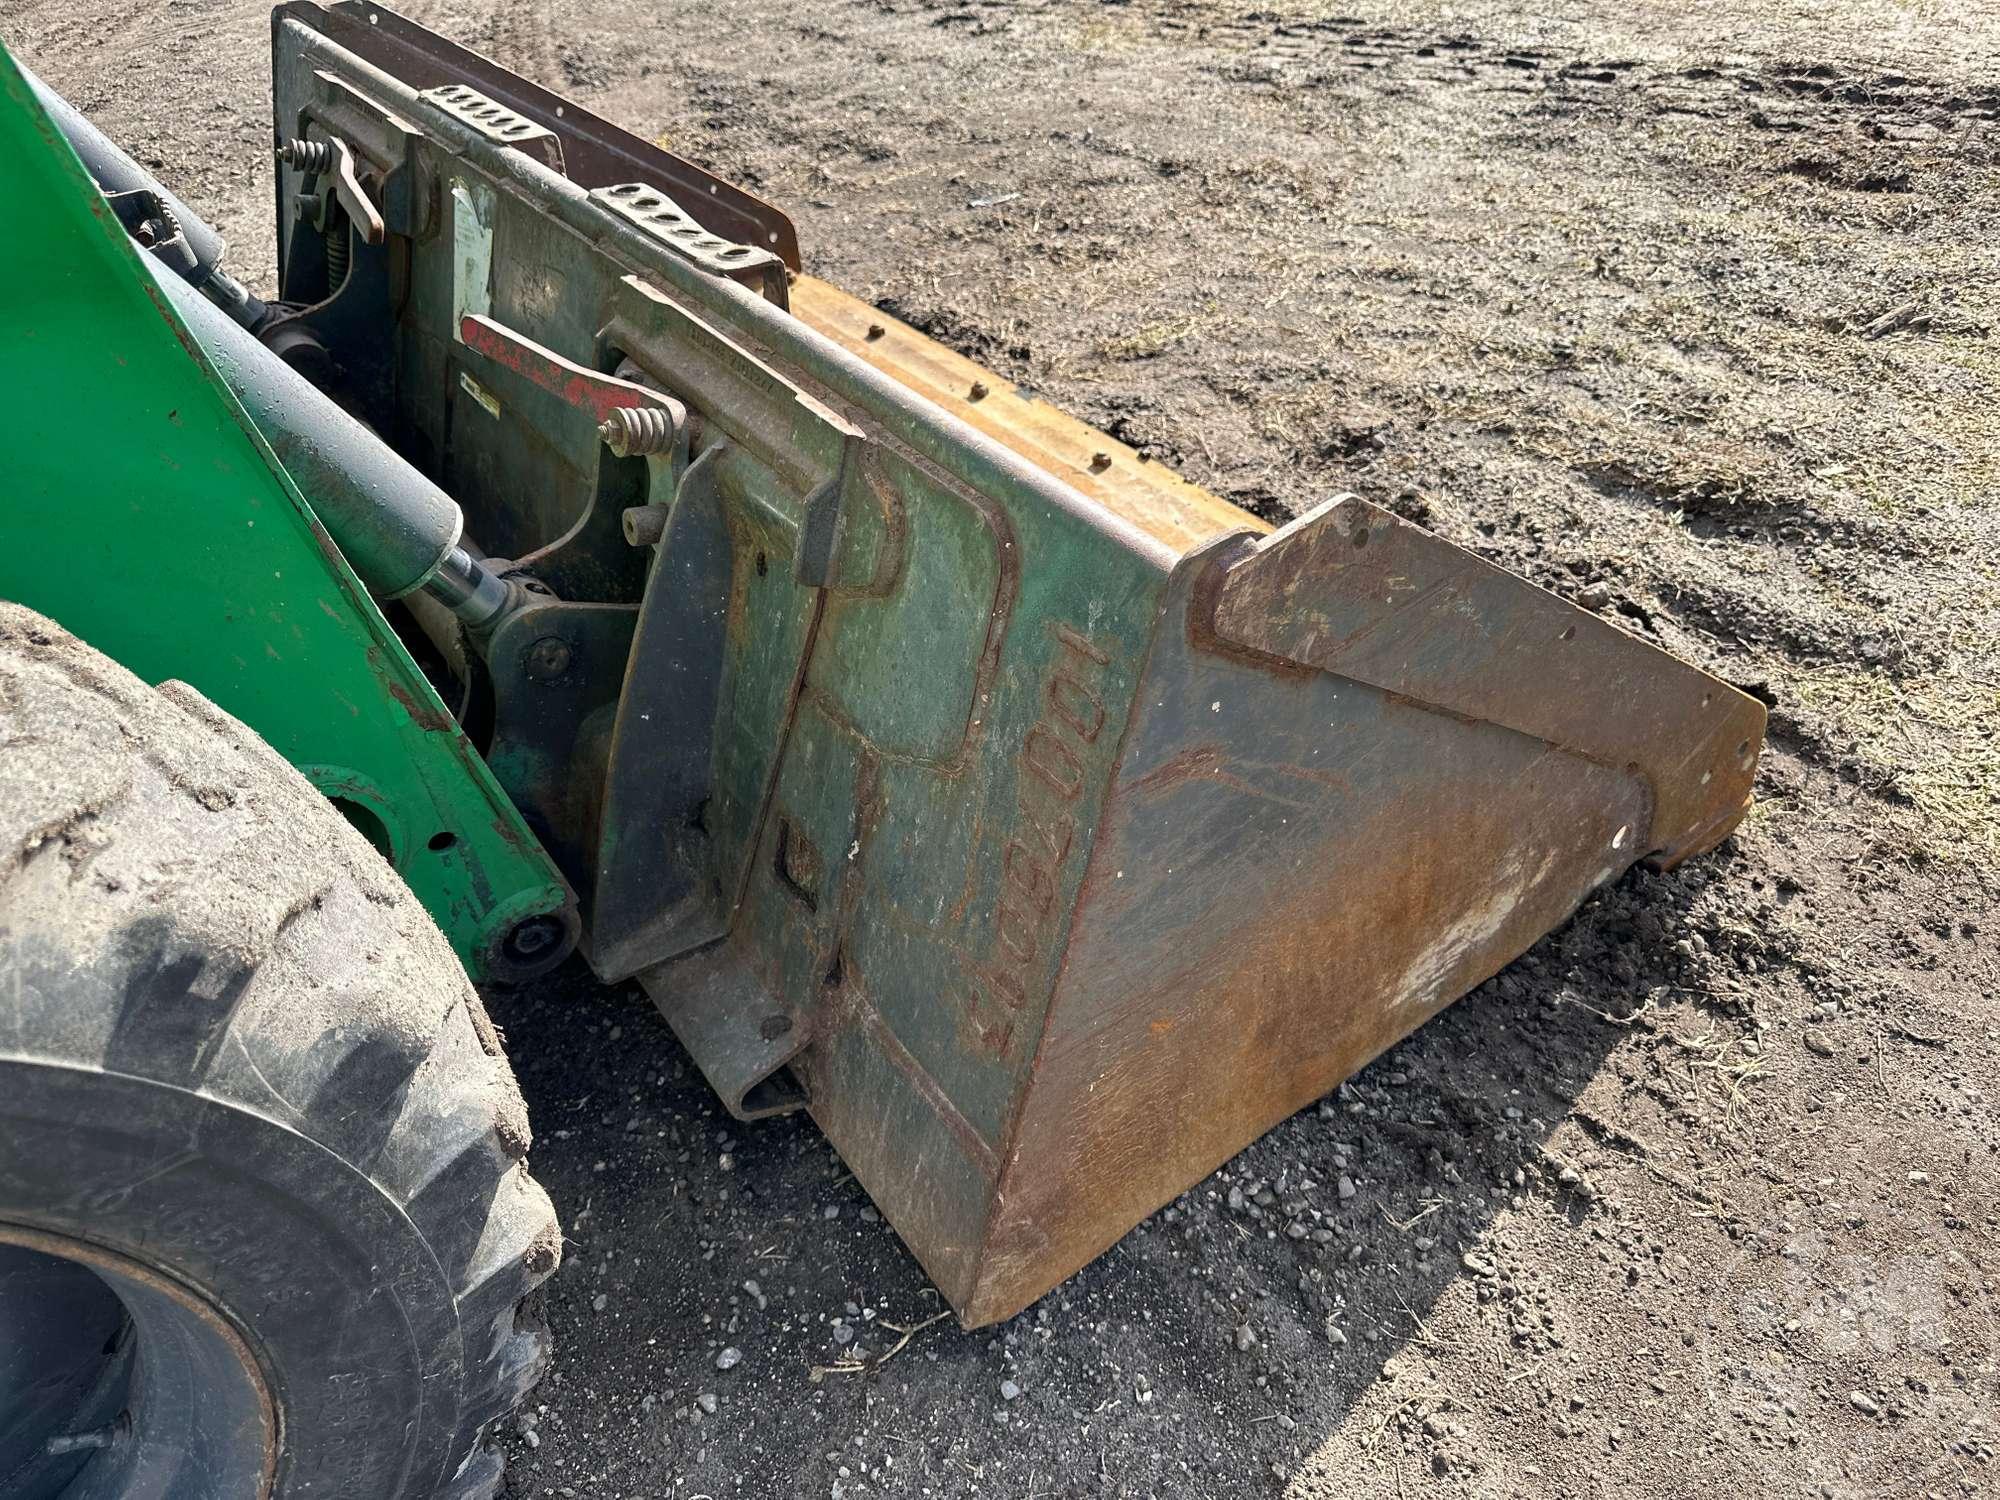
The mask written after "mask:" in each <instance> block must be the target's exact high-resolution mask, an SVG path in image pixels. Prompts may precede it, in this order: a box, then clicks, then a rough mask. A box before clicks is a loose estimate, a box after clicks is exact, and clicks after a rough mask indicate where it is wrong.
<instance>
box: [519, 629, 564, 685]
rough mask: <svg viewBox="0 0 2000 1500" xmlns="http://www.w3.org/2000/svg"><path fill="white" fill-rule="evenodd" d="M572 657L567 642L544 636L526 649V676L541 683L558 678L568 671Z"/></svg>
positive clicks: (555, 637)
mask: <svg viewBox="0 0 2000 1500" xmlns="http://www.w3.org/2000/svg"><path fill="white" fill-rule="evenodd" d="M572 655H573V653H572V652H571V651H570V647H569V642H568V641H566V640H564V639H562V637H560V636H554V635H545V636H543V637H542V638H541V639H540V640H538V641H536V642H535V644H534V645H532V646H530V647H529V648H528V663H527V665H528V675H529V676H530V677H533V678H535V679H536V680H537V681H541V682H547V681H548V680H550V679H551V678H555V677H560V676H562V674H563V673H565V672H567V671H568V670H569V664H570V660H571V657H572Z"/></svg>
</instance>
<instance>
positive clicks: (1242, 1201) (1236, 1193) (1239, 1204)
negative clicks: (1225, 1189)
mask: <svg viewBox="0 0 2000 1500" xmlns="http://www.w3.org/2000/svg"><path fill="white" fill-rule="evenodd" d="M1228 1202H1229V1211H1230V1212H1231V1213H1233V1214H1240V1213H1242V1212H1243V1210H1244V1209H1246V1208H1248V1207H1249V1206H1250V1200H1249V1199H1248V1198H1246V1197H1244V1196H1243V1189H1242V1188H1240V1187H1236V1186H1234V1185H1233V1184H1232V1185H1231V1187H1230V1189H1229V1199H1228Z"/></svg>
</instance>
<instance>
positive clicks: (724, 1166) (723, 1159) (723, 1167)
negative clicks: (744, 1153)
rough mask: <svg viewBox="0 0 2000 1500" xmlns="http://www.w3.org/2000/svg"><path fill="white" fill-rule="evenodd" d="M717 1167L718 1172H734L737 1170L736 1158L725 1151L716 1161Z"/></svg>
mask: <svg viewBox="0 0 2000 1500" xmlns="http://www.w3.org/2000/svg"><path fill="white" fill-rule="evenodd" d="M715 1166H716V1170H717V1171H720V1172H734V1171H735V1170H736V1158H735V1157H734V1156H731V1155H730V1154H729V1153H728V1152H727V1151H725V1152H723V1153H722V1155H720V1156H718V1157H717V1158H716V1159H715Z"/></svg>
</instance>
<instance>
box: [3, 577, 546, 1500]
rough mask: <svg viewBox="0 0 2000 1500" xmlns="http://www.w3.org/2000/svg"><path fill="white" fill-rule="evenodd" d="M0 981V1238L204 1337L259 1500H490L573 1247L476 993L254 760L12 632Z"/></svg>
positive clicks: (7, 616) (367, 866) (421, 927)
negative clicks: (27, 1236) (251, 1375)
mask: <svg viewBox="0 0 2000 1500" xmlns="http://www.w3.org/2000/svg"><path fill="white" fill-rule="evenodd" d="M0 959H4V960H5V963H4V966H0V1227H5V1226H10V1225H11V1226H16V1227H17V1228H19V1227H25V1229H26V1230H28V1231H37V1232H40V1233H42V1234H45V1235H53V1236H56V1237H58V1238H59V1239H62V1240H63V1241H65V1242H68V1243H74V1244H77V1245H80V1246H87V1247H96V1248H97V1249H100V1250H108V1251H110V1252H113V1254H114V1255H116V1256H122V1257H124V1258H126V1259H127V1260H128V1261H129V1262H136V1263H138V1264H139V1265H141V1266H144V1267H147V1268H151V1269H152V1270H155V1271H157V1272H159V1273H162V1274H163V1275H164V1276H165V1277H167V1278H169V1279H170V1280H171V1281H172V1282H173V1283H175V1284H176V1285H177V1286H179V1287H182V1288H187V1289H191V1290H192V1291H193V1293H194V1294H195V1295H196V1296H197V1297H198V1298H199V1299H200V1300H201V1301H202V1302H204V1303H206V1304H207V1305H208V1306H210V1307H212V1308H213V1309H215V1310H218V1311H219V1312H220V1313H221V1314H222V1315H223V1316H224V1317H225V1318H226V1319H227V1321H228V1322H229V1323H230V1324H231V1325H233V1327H234V1329H235V1330H236V1331H237V1332H238V1333H239V1334H240V1336H241V1338H242V1340H243V1342H244V1343H245V1344H247V1345H248V1347H249V1349H250V1350H251V1351H253V1352H254V1355H255V1359H256V1362H257V1365H258V1367H259V1369H260V1372H261V1374H262V1377H263V1379H264V1382H265V1384H266V1387H267V1388H268V1391H269V1393H270V1396H271V1402H272V1405H273V1406H274V1407H275V1409H276V1412H277V1416H278V1432H279V1434H280V1441H279V1443H278V1444H277V1445H276V1448H277V1454H276V1467H275V1475H276V1480H275V1484H274V1485H273V1487H272V1490H271V1493H272V1494H275V1495H278V1496H283V1497H285V1500H295V1497H303V1496H315V1497H328V1500H333V1497H340V1500H436V1497H446V1500H483V1497H487V1496H491V1495H493V1494H494V1493H496V1491H497V1490H498V1489H499V1487H500V1483H501V1477H502V1476H501V1461H500V1458H499V1455H498V1454H497V1453H496V1452H494V1451H493V1450H492V1449H491V1448H490V1447H489V1446H488V1445H487V1443H486V1441H485V1439H486V1437H487V1436H488V1433H487V1429H488V1428H489V1426H490V1424H492V1423H494V1422H495V1421H496V1420H497V1419H499V1418H502V1417H505V1416H507V1415H508V1414H510V1413H511V1412H512V1411H513V1410H514V1409H515V1407H516V1406H517V1405H518V1404H519V1402H520V1401H521V1399H522V1398H523V1397H524V1396H525V1395H526V1394H527V1392H528V1391H529V1389H530V1388H531V1387H532V1386H533V1385H534V1383H535V1381H536V1379H537V1378H538V1377H539V1376H540V1373H541V1371H542V1367H543V1364H544V1362H545V1359H546V1356H547V1347H546V1345H547V1341H546V1335H545V1333H544V1332H543V1331H542V1330H541V1329H540V1327H539V1326H538V1321H539V1320H538V1319H537V1318H536V1317H535V1315H534V1310H533V1307H532V1298H531V1297H530V1294H531V1293H532V1292H533V1291H534V1289H535V1288H536V1287H537V1286H538V1285H539V1284H540V1283H541V1282H542V1281H543V1280H545V1279H546V1278H547V1277H548V1275H549V1274H550V1273H551V1272H552V1271H553V1270H554V1269H555V1266H556V1263H557V1259H558V1256H559V1253H560V1243H561V1239H560V1233H559V1230H558V1228H557V1224H556V1219H555V1215H554V1212H553V1211H552V1209H551V1208H550V1205H549V1200H548V1197H547V1195H546V1194H545V1193H544V1192H543V1191H542V1189H541V1188H540V1186H539V1185H537V1184H536V1183H535V1182H534V1180H533V1179H532V1178H531V1177H530V1176H529V1174H528V1169H527V1166H526V1164H525V1156H526V1153H527V1149H528V1141H529V1136H528V1125H527V1115H526V1111H525V1109H524V1107H523V1105H522V1102H521V1097H520V1093H519V1091H518V1089H517V1088H516V1086H515V1083H514V1078H513V1074H512V1072H511V1070H510V1069H509V1068H508V1065H507V1062H506V1058H505V1056H504V1054H503V1052H502V1050H501V1046H500V1041H499V1038H498V1037H497V1035H496V1034H495V1032H494V1029H493V1027H492V1025H491V1023H490V1022H489V1021H488V1020H487V1017H486V1013H485V1011H484V1009H483V1007H482V1006H481V1004H480V1001H479V997H478V995H477V994H476V993H475V992H474V990H473V988H472V986H471V984H470V983H469V982H468V981H467V979H466V976H465V972H464V970H463V968H462V967H461V966H460V965H459V963H458V960H457V958H456V957H455V956H454V955H453V953H452V952H451V949H450V948H449V946H448V945H447V944H446V942H445V940H444V937H443V935H442V934H441V933H440V932H439V931H438V929H437V928H436V926H435V925H433V923H432V922H431V920H430V918H429V916H428V915H427V914H426V913H425V912H424V910H423V909H422V907H421V906H419V905H418V903H417V901H416V899H415V898H414V897H413V896H412V895H411V894H410V892H409V890H408V888H407V887H406V886H405V885H404V884H403V882H402V881H401V880H400V879H399V878H398V877H397V876H396V874H395V873H394V871H392V870H391V869H390V868H389V867H388V865H387V864H386V863H384V861H383V860H382V859H381V857H380V856H379V855H377V854H376V852H375V851H374V849H373V848H371V847H370V846H369V844H368V842H367V840H366V839H364V838H363V837H362V836H361V835H360V834H359V833H357V832H356V831H354V830H353V829H352V828H350V827H349V826H348V825H347V823H346V822H345V821H344V820H343V819H342V818H341V817H340V816H339V814H338V813H337V812H336V811H335V810H334V809H333V807H332V806H331V805H330V804H329V803H327V802H326V801H325V800H324V799H323V798H321V797H320V796H319V795H318V793H317V792H315V791H314V790H313V788H312V787H311V786H310V785H309V784H308V783H307V782H306V781H305V780H304V779H303V778H302V777H301V776H299V775H298V773H297V772H296V771H294V770H293V769H292V768H291V767H290V766H289V765H287V764H286V763H285V762H284V761H283V760H281V759H280V758H279V757H278V756H277V755H276V754H275V753H274V752H272V751H271V750H270V749H269V748H268V747H267V746H266V745H264V744H263V742H262V741H261V740H259V739H258V738H257V736H256V735H254V734H253V733H251V732H250V731H249V730H248V729H246V728H245V727H244V726H243V725H242V724H240V723H238V722H237V721H236V720H234V719H232V718H230V717H229V716H228V715H227V714H225V713H223V712H221V711H220V710H219V709H217V708H216V707H215V706H214V705H213V704H211V703H209V702H208V700H206V699H205V698H203V697H202V696H201V695H200V694H198V693H196V692H195V691H194V690H193V689H191V688H189V687H187V686H186V685H184V684H181V683H168V684H166V685H165V686H163V687H162V688H160V689H158V690H157V691H156V690H155V689H153V688H151V687H148V686H147V685H145V684H144V683H142V682H140V681H139V680H138V679H137V678H135V677H133V676H132V675H131V674H130V673H129V672H127V671H125V670H124V669H123V668H121V667H119V666H117V665H115V664H114V663H112V662H110V661H108V660H107V659H106V658H104V657H103V656H101V655H99V654H98V653H97V652H95V651H93V650H91V649H90V648H89V647H88V646H86V645H84V644H83V643H81V642H79V641H77V640H76V639H75V638H73V637H71V636H70V635H68V634H67V633H65V632H64V631H63V630H61V629H60V628H59V627H57V626H55V625H53V624H52V623H50V622H49V621H48V620H46V619H43V618H42V617H41V616H39V615H36V614H33V613H31V612H29V611H27V610H24V609H21V608H18V607H16V606H13V605H8V604H0ZM524 1299H527V1300H525V1301H524ZM4 1488H5V1480H4V1477H0V1489H4Z"/></svg>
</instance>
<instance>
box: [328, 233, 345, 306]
mask: <svg viewBox="0 0 2000 1500" xmlns="http://www.w3.org/2000/svg"><path fill="white" fill-rule="evenodd" d="M327 217H328V218H329V219H330V220H331V221H332V222H331V223H329V224H328V225H327V227H326V294H327V296H329V297H331V296H332V295H333V294H334V293H335V292H337V291H339V290H340V288H341V285H342V283H344V282H345V281H346V280H347V251H348V243H347V236H348V229H349V226H348V223H347V215H346V214H343V213H332V214H329V215H328V216H327Z"/></svg>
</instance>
